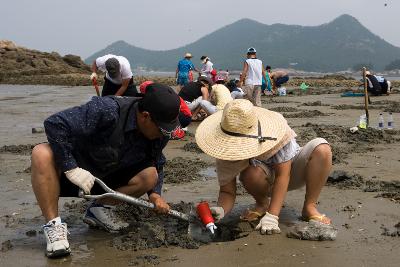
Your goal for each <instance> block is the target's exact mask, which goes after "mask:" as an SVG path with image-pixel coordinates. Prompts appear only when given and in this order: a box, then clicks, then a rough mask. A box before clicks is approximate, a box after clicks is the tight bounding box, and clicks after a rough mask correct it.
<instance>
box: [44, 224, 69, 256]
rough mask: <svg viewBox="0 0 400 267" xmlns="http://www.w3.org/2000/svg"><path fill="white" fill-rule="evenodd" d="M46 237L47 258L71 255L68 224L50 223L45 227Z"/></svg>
mask: <svg viewBox="0 0 400 267" xmlns="http://www.w3.org/2000/svg"><path fill="white" fill-rule="evenodd" d="M43 232H44V236H45V237H46V242H47V247H46V256H47V257H49V258H56V257H62V256H67V255H69V254H70V253H71V249H70V248H69V243H68V239H67V234H69V233H68V230H67V224H66V223H58V224H55V223H48V224H45V225H43Z"/></svg>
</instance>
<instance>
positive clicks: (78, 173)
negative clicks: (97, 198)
mask: <svg viewBox="0 0 400 267" xmlns="http://www.w3.org/2000/svg"><path fill="white" fill-rule="evenodd" d="M65 176H67V178H68V180H70V181H71V183H73V184H75V185H77V186H79V187H80V188H81V189H82V190H83V191H84V192H85V194H90V189H92V187H93V185H94V180H95V177H94V176H93V175H92V174H91V173H90V172H88V171H87V170H84V169H82V168H75V169H72V170H69V171H66V172H65Z"/></svg>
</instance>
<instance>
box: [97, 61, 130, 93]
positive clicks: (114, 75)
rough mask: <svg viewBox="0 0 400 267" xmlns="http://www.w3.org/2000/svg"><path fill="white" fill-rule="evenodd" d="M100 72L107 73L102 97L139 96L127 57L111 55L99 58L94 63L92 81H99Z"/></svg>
mask: <svg viewBox="0 0 400 267" xmlns="http://www.w3.org/2000/svg"><path fill="white" fill-rule="evenodd" d="M98 70H100V71H103V72H105V73H106V74H105V77H104V85H103V90H102V91H101V96H107V95H116V96H135V95H136V94H137V90H136V86H135V84H134V82H133V74H132V71H131V65H130V64H129V61H128V60H127V59H126V58H125V57H123V56H115V55H111V54H109V55H105V56H102V57H98V58H97V59H96V60H94V61H93V63H92V71H93V73H92V75H90V79H91V80H93V79H96V80H97V78H98V76H97V71H98Z"/></svg>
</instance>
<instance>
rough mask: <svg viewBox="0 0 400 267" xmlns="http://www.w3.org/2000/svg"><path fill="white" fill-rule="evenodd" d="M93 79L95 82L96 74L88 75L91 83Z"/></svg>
mask: <svg viewBox="0 0 400 267" xmlns="http://www.w3.org/2000/svg"><path fill="white" fill-rule="evenodd" d="M93 79H96V80H97V73H96V72H92V74H91V75H90V80H92V81H93Z"/></svg>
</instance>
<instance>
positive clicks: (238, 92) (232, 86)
mask: <svg viewBox="0 0 400 267" xmlns="http://www.w3.org/2000/svg"><path fill="white" fill-rule="evenodd" d="M239 81H240V80H239V79H232V80H230V81H229V82H228V83H227V87H228V89H229V91H230V92H231V97H232V98H233V99H242V98H243V96H244V92H243V90H242V88H240V87H238V86H239Z"/></svg>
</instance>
